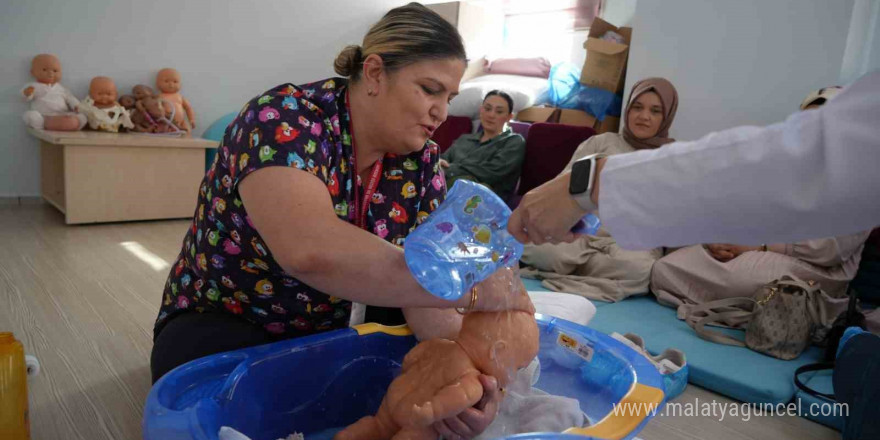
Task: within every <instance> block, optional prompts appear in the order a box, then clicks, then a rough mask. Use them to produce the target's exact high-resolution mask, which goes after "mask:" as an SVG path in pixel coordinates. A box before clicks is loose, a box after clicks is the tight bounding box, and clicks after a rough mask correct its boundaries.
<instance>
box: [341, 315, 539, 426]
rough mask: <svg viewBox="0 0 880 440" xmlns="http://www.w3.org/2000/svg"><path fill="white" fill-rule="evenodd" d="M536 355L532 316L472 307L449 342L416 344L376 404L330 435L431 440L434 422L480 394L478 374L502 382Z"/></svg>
mask: <svg viewBox="0 0 880 440" xmlns="http://www.w3.org/2000/svg"><path fill="white" fill-rule="evenodd" d="M537 354H538V326H537V324H536V323H535V316H534V315H533V314H531V313H527V312H521V311H505V312H472V313H468V314H467V315H465V317H464V319H463V320H462V325H461V331H460V332H459V335H458V337H457V338H456V339H455V340H454V341H453V340H449V339H431V340H428V341H425V342H421V343H419V344H418V345H416V346H415V347H414V348H413V349H412V350H410V352H409V353H408V354H407V355H406V357H405V358H404V359H403V367H402V370H401V373H400V376H398V377H397V378H396V379H394V381H392V382H391V385H390V386H389V387H388V392H387V393H386V394H385V398H384V399H383V400H382V403H381V405H380V406H379V411H378V412H377V413H376V415H375V416H367V417H363V418H362V419H360V420H358V421H357V422H355V423H354V424H352V425H350V426H348V427H347V428H345V429H344V430H342V431H340V432H339V433H337V434H336V436H335V437H334V438H333V440H387V439H391V438H392V437H393V438H395V439H424V440H435V439H436V438H437V434H436V432H435V431H434V429H433V428H432V426H431V425H432V424H433V423H434V422H436V421H440V420H443V419H446V418H448V417H452V416H455V415H457V414H459V413H460V412H462V411H464V410H465V409H467V408H470V407H471V406H473V405H475V404H476V403H477V402H478V401H479V400H480V398H481V397H482V396H483V386H482V385H481V384H480V381H479V379H478V377H479V376H480V374H487V375H492V376H495V378H496V379H497V381H498V385H499V387H502V389H503V387H505V386H507V384H509V383H510V382H512V381H513V379H514V378H515V377H516V372H517V371H518V370H519V369H522V368H525V367H527V366H528V365H529V363H531V361H532V359H534V358H535V356H537Z"/></svg>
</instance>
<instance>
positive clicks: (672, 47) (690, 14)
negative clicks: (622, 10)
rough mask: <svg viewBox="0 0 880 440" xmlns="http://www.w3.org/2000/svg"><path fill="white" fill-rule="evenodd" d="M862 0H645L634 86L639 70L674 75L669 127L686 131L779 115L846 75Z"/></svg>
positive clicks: (636, 29) (636, 22)
mask: <svg viewBox="0 0 880 440" xmlns="http://www.w3.org/2000/svg"><path fill="white" fill-rule="evenodd" d="M854 1H855V0H835V1H828V0H797V1H795V0H788V1H785V0H736V1H730V0H712V1H707V0H663V1H662V2H661V1H645V0H643V1H639V2H638V6H637V8H636V12H635V17H634V18H633V41H632V47H631V50H630V58H629V68H628V73H627V93H628V90H629V87H631V86H632V84H633V83H634V82H635V81H636V80H638V79H641V78H645V77H650V76H662V77H666V78H668V79H669V80H670V81H672V83H673V84H675V87H676V88H677V89H678V93H679V106H678V114H677V116H676V119H675V123H674V124H673V126H672V130H671V135H672V136H674V137H676V138H678V139H683V140H688V139H695V138H698V137H700V136H702V135H704V134H706V133H708V132H710V131H714V130H719V129H724V128H729V127H732V126H736V125H744V124H759V125H764V124H768V123H772V122H777V121H781V120H783V119H784V118H785V117H786V116H787V115H788V114H790V113H792V112H794V111H795V110H797V106H798V104H799V103H800V102H801V100H802V99H803V98H804V96H806V94H807V93H808V92H810V91H811V90H814V89H817V88H820V87H824V86H827V85H831V84H837V83H838V77H839V74H840V72H841V65H842V60H843V54H844V50H845V47H846V42H847V34H848V30H849V27H850V21H851V14H852V11H853V4H854Z"/></svg>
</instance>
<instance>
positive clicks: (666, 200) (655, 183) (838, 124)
mask: <svg viewBox="0 0 880 440" xmlns="http://www.w3.org/2000/svg"><path fill="white" fill-rule="evenodd" d="M600 179H601V185H600V190H599V213H600V217H601V218H602V222H603V223H604V226H605V227H606V228H607V229H608V230H609V231H610V232H611V234H612V236H614V238H615V239H616V240H617V242H618V244H619V245H620V246H621V247H624V248H629V249H648V248H653V247H657V246H669V247H672V246H682V245H689V244H697V243H737V244H750V245H755V244H760V243H790V242H795V241H800V240H805V239H812V238H820V237H830V236H839V235H846V234H850V233H854V232H857V231H862V230H867V229H871V228H873V227H875V226H877V225H878V224H880V72H874V73H871V74H868V75H866V76H864V77H862V78H861V79H859V80H858V81H856V82H855V83H853V84H852V85H851V86H849V87H848V88H847V89H846V90H844V91H842V92H841V93H840V94H839V95H838V96H837V97H836V98H835V99H834V100H832V101H830V102H829V103H827V104H826V105H825V106H823V107H821V108H820V109H818V110H809V111H804V112H800V113H796V114H794V115H792V116H790V117H789V118H788V119H787V120H786V121H785V122H782V123H778V124H774V125H770V126H767V127H763V128H758V127H737V128H733V129H730V130H725V131H721V132H717V133H711V134H709V135H707V136H705V137H703V138H702V139H700V140H697V141H694V142H675V143H671V144H667V145H665V146H663V147H662V148H659V149H656V150H650V151H639V152H635V153H630V154H622V155H617V156H613V157H610V158H609V159H608V162H607V163H606V165H605V168H604V170H603V172H602V174H601V175H600Z"/></svg>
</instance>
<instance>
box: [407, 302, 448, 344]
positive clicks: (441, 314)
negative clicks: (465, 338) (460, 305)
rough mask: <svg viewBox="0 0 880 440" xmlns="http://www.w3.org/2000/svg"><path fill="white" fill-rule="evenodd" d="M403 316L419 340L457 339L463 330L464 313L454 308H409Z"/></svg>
mask: <svg viewBox="0 0 880 440" xmlns="http://www.w3.org/2000/svg"><path fill="white" fill-rule="evenodd" d="M403 316H404V317H405V318H406V324H407V325H408V326H409V328H410V329H411V330H412V331H413V333H415V335H416V339H418V340H419V341H427V340H429V339H436V338H444V339H455V338H456V337H458V332H459V331H460V330H461V318H462V315H461V314H459V313H458V312H456V311H455V310H454V309H428V308H407V309H403Z"/></svg>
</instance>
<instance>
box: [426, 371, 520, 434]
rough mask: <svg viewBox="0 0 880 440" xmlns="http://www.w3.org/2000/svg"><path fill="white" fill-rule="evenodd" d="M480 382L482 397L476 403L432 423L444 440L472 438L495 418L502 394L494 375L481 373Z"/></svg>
mask: <svg viewBox="0 0 880 440" xmlns="http://www.w3.org/2000/svg"><path fill="white" fill-rule="evenodd" d="M480 384H481V385H483V398H482V399H480V401H479V402H477V404H476V405H474V406H472V407H470V408H468V409H466V410H464V411H462V412H461V413H459V414H458V415H457V416H455V417H450V418H448V419H445V420H441V421H439V422H436V423H434V425H433V426H434V430H435V431H436V432H437V434H439V435H441V436H443V438H444V439H445V440H460V439H463V440H468V439H472V438H474V437H476V436H478V435H480V434H482V433H483V431H485V430H486V428H488V427H489V425H491V424H492V421H493V420H495V415H496V414H497V413H498V407H499V406H500V405H501V399H502V398H504V396H503V395H502V393H501V390H500V389H499V388H498V382H497V381H496V380H495V378H494V377H492V376H487V375H485V374H481V375H480Z"/></svg>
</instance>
